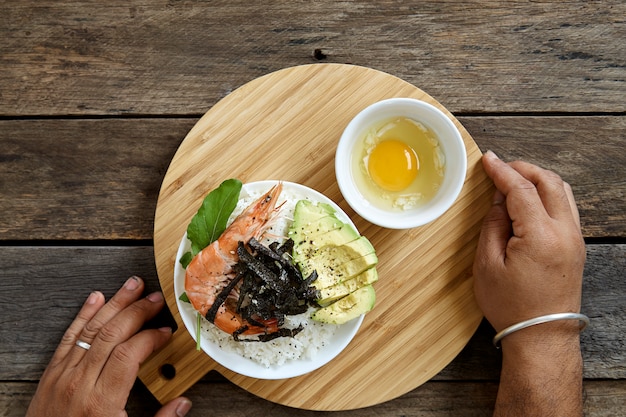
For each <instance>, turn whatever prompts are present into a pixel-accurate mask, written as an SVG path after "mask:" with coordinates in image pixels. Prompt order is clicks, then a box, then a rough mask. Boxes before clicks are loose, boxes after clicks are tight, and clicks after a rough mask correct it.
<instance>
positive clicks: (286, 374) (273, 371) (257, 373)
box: [174, 181, 363, 379]
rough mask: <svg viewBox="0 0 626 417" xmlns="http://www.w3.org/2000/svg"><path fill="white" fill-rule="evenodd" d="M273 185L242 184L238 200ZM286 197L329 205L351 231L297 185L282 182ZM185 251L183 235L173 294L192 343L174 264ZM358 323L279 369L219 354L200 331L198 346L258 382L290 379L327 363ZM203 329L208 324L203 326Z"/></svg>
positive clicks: (189, 314) (192, 328)
mask: <svg viewBox="0 0 626 417" xmlns="http://www.w3.org/2000/svg"><path fill="white" fill-rule="evenodd" d="M276 183H277V181H258V182H252V183H248V184H244V185H243V188H242V190H241V195H240V199H242V198H245V197H247V196H250V195H259V194H262V193H264V192H267V191H268V190H269V189H270V188H271V187H272V186H273V185H275V184H276ZM289 194H293V195H298V196H301V198H300V199H302V198H306V199H308V200H311V201H314V202H323V203H327V204H330V205H331V206H332V207H333V208H334V209H335V210H336V212H337V214H336V215H337V217H338V218H339V219H340V220H341V221H343V222H345V223H348V224H350V225H352V227H355V226H354V223H352V221H351V220H350V218H349V217H348V216H347V215H346V214H345V213H344V212H343V210H341V208H340V207H339V206H338V205H337V204H335V203H334V202H333V201H332V200H330V199H329V198H328V197H326V196H324V195H323V194H321V193H319V192H317V191H315V190H313V189H311V188H308V187H305V186H303V185H300V184H296V183H291V182H285V181H283V192H282V194H281V197H283V198H282V199H279V204H280V202H281V201H283V199H284V196H287V195H289ZM355 229H356V227H355ZM189 250H190V242H189V240H188V239H187V235H186V234H185V236H183V239H182V240H181V242H180V246H179V248H178V253H177V254H176V264H175V266H174V292H175V294H176V303H177V305H178V310H179V312H180V315H181V317H182V319H183V322H184V323H185V327H186V328H187V330H188V331H189V334H190V335H191V337H192V338H193V339H194V340H196V322H197V314H196V310H194V308H193V307H192V306H191V304H189V303H186V302H183V301H180V299H179V298H180V296H181V294H182V293H183V292H185V270H184V269H183V267H182V266H181V264H180V262H179V261H178V260H179V259H180V257H181V256H182V255H183V254H184V253H185V252H188V251H189ZM203 320H204V319H203ZM205 322H206V321H205ZM362 322H363V316H360V317H359V318H357V319H354V320H352V321H350V322H348V323H345V324H343V325H341V326H338V328H337V330H336V331H335V333H334V335H333V336H332V338H331V339H330V340H328V341H327V343H326V344H325V345H324V346H323V347H321V348H320V349H319V350H318V352H317V354H316V355H315V356H314V357H312V358H307V359H304V358H300V359H291V360H287V361H286V362H285V363H284V364H282V365H271V366H270V367H266V366H264V365H261V364H260V363H258V362H255V361H252V360H250V359H248V358H245V357H243V356H241V355H239V354H237V353H234V352H232V351H226V350H223V349H222V348H221V347H220V346H219V345H218V344H216V343H213V342H212V341H211V340H210V339H209V338H208V336H207V335H206V334H205V333H206V332H204V331H202V332H201V333H200V339H201V341H200V346H201V347H202V350H204V351H205V352H206V354H207V355H209V356H210V357H211V358H212V359H213V360H215V361H216V362H217V363H219V364H220V365H222V366H224V367H225V368H228V369H230V370H231V371H233V372H237V373H239V374H241V375H244V376H248V377H252V378H259V379H284V378H293V377H296V376H300V375H303V374H306V373H309V372H311V371H314V370H316V369H318V368H320V367H321V366H323V365H325V364H327V363H328V362H330V361H331V360H332V359H333V358H334V357H335V356H337V355H338V354H339V353H340V352H341V351H342V350H343V349H344V348H345V347H346V346H347V345H348V343H350V341H351V340H352V338H353V337H354V335H355V334H356V332H357V331H358V330H359V327H360V326H361V323H362ZM206 325H209V324H208V323H207V324H206Z"/></svg>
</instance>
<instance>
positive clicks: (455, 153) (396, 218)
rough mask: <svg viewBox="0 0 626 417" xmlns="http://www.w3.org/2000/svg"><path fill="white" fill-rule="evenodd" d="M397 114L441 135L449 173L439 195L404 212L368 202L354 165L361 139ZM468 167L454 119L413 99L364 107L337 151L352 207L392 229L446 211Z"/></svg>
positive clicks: (338, 170) (342, 186) (337, 167)
mask: <svg viewBox="0 0 626 417" xmlns="http://www.w3.org/2000/svg"><path fill="white" fill-rule="evenodd" d="M393 117H406V118H409V119H412V120H415V121H417V122H420V123H422V124H423V125H425V126H426V127H428V128H430V129H431V130H432V131H433V132H434V133H435V135H436V136H437V137H438V139H439V146H440V147H441V150H442V151H443V154H444V156H445V173H444V176H443V181H442V184H441V186H440V188H439V190H438V191H437V193H436V194H435V196H434V197H433V198H432V199H430V200H429V201H428V202H425V203H423V204H422V205H419V206H417V207H414V208H410V209H407V210H403V211H398V210H394V211H391V210H389V211H388V210H384V209H382V208H379V207H377V206H375V205H373V204H372V203H371V202H370V201H368V199H367V198H366V197H365V196H364V195H363V194H362V193H361V191H360V190H359V188H358V186H357V184H356V183H355V179H354V177H353V173H352V168H351V165H352V164H351V157H352V154H353V152H354V149H355V144H356V143H357V141H359V140H363V137H364V135H365V134H366V132H367V131H368V129H371V128H372V126H373V125H376V124H378V123H380V122H383V121H385V120H389V119H391V118H393ZM466 170H467V153H466V151H465V145H464V143H463V138H462V137H461V134H460V132H459V130H458V129H457V128H456V126H455V125H454V123H453V122H452V120H450V118H449V117H448V116H446V115H445V114H444V113H443V112H442V111H441V110H439V109H438V108H436V107H435V106H433V105H431V104H429V103H426V102H424V101H420V100H416V99H411V98H392V99H387V100H383V101H379V102H376V103H374V104H371V105H370V106H368V107H366V108H365V109H363V110H362V111H361V112H360V113H359V114H357V115H356V116H355V117H354V118H353V119H352V120H351V121H350V123H349V124H348V126H347V127H346V129H345V130H344V132H343V134H342V136H341V139H340V140H339V144H338V146H337V150H336V154H335V174H336V177H337V183H338V184H339V189H340V190H341V193H342V194H343V197H344V198H345V199H346V201H347V202H348V204H349V205H350V207H352V208H353V209H354V211H356V212H357V213H358V214H359V215H360V216H361V217H363V218H364V219H365V220H367V221H369V222H371V223H374V224H376V225H379V226H382V227H386V228H389V229H410V228H413V227H417V226H422V225H424V224H426V223H429V222H431V221H433V220H435V219H436V218H438V217H439V216H441V215H442V214H443V213H445V212H446V210H448V209H449V208H450V206H452V204H453V203H454V201H455V200H456V198H457V197H458V195H459V193H460V192H461V189H462V188H463V183H464V181H465V174H466Z"/></svg>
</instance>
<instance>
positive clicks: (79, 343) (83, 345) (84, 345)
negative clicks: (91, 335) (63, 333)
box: [76, 339, 91, 350]
mask: <svg viewBox="0 0 626 417" xmlns="http://www.w3.org/2000/svg"><path fill="white" fill-rule="evenodd" d="M76 346H78V347H81V348H83V349H85V350H89V349H90V348H91V345H90V344H89V343H87V342H84V341H82V340H80V339H78V340H77V341H76Z"/></svg>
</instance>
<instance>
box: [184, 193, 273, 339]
mask: <svg viewBox="0 0 626 417" xmlns="http://www.w3.org/2000/svg"><path fill="white" fill-rule="evenodd" d="M282 188H283V185H282V183H278V184H277V185H275V186H274V187H272V189H271V190H269V191H268V192H267V193H265V194H264V195H263V196H262V197H261V198H259V199H258V200H256V201H255V202H254V203H252V204H251V205H250V206H248V207H247V208H246V209H245V210H244V211H243V212H242V213H241V214H240V215H239V216H237V217H236V218H235V220H234V221H233V222H232V223H231V224H230V225H229V226H228V227H227V228H226V230H224V232H223V233H222V234H221V235H220V237H219V238H218V239H217V240H216V241H214V242H213V243H211V244H210V245H209V246H207V247H206V248H204V249H202V250H201V251H200V253H198V254H197V255H196V256H195V257H194V258H193V259H192V261H191V262H190V263H189V265H188V266H187V271H186V274H185V291H186V292H187V297H188V298H189V301H190V302H191V304H192V305H193V307H194V308H195V309H196V310H197V311H198V312H200V313H201V314H202V316H204V317H206V314H207V312H208V311H209V309H211V307H212V306H213V304H214V303H215V300H216V297H217V296H218V294H219V293H220V292H221V291H222V290H223V289H224V288H225V287H226V286H227V285H228V284H229V283H230V282H231V281H232V280H233V279H234V277H235V273H234V271H233V267H234V266H235V264H236V263H237V261H238V260H239V259H238V256H237V244H238V243H239V242H246V243H247V242H248V241H249V240H250V239H251V238H255V239H257V240H259V239H261V237H262V236H263V234H264V233H265V231H266V230H267V228H268V227H269V225H270V220H271V219H272V218H273V216H274V214H275V213H276V212H277V211H278V210H279V209H280V206H278V207H277V204H276V203H277V201H278V196H279V195H280V193H281V191H282ZM236 297H237V291H236V288H235V289H234V290H233V291H232V292H231V294H230V295H229V297H228V299H227V300H226V302H224V303H223V304H222V305H221V306H220V307H219V309H218V310H217V313H216V315H215V320H214V324H215V325H216V326H217V327H219V328H220V329H222V330H223V331H225V332H227V333H230V334H233V333H234V332H237V331H239V332H240V331H241V328H242V327H243V326H247V330H245V331H244V332H243V334H244V335H256V334H261V333H271V332H275V331H277V330H278V325H277V320H267V321H263V320H259V322H260V323H263V324H264V327H261V326H254V325H251V324H250V323H248V322H247V320H245V319H244V318H243V317H241V315H239V314H237V313H236V312H235V308H234V305H236V302H237V298H236ZM233 301H234V302H233Z"/></svg>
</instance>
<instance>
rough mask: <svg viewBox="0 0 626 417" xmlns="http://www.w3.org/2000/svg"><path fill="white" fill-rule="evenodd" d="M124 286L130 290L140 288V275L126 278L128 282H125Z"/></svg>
mask: <svg viewBox="0 0 626 417" xmlns="http://www.w3.org/2000/svg"><path fill="white" fill-rule="evenodd" d="M124 288H126V289H127V290H129V291H134V290H136V289H137V288H139V278H138V277H130V278H128V280H126V283H125V284H124Z"/></svg>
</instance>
